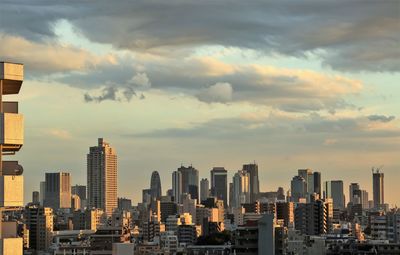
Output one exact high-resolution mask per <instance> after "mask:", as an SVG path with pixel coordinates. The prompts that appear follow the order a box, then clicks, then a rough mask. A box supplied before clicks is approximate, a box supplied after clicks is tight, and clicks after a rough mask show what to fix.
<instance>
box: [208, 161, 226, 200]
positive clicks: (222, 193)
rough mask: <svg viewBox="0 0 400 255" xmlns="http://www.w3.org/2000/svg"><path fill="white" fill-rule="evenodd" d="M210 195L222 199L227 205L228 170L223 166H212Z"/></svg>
mask: <svg viewBox="0 0 400 255" xmlns="http://www.w3.org/2000/svg"><path fill="white" fill-rule="evenodd" d="M210 174H211V195H212V196H214V197H216V198H217V199H219V200H222V201H224V206H225V207H227V206H228V171H226V170H225V168H223V167H214V168H213V169H212V170H211V171H210Z"/></svg>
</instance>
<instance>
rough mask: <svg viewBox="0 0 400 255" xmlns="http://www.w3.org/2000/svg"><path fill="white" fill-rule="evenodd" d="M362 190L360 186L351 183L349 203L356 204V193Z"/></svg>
mask: <svg viewBox="0 0 400 255" xmlns="http://www.w3.org/2000/svg"><path fill="white" fill-rule="evenodd" d="M359 189H360V185H359V184H358V183H350V185H349V202H350V203H352V204H356V203H355V201H354V200H355V199H354V191H356V190H359Z"/></svg>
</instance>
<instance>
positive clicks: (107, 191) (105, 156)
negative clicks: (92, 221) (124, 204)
mask: <svg viewBox="0 0 400 255" xmlns="http://www.w3.org/2000/svg"><path fill="white" fill-rule="evenodd" d="M87 188H88V205H89V208H100V209H104V210H105V212H106V214H107V215H108V216H111V214H112V212H113V211H114V209H115V208H117V206H118V204H117V188H118V187H117V154H116V152H115V150H114V149H113V148H112V147H111V146H110V145H109V143H107V142H105V141H104V140H103V138H99V139H98V145H97V146H93V147H90V149H89V154H87Z"/></svg>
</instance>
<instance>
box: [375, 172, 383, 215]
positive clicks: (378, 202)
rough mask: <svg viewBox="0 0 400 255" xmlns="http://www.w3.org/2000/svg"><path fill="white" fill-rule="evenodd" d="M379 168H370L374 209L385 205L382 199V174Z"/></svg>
mask: <svg viewBox="0 0 400 255" xmlns="http://www.w3.org/2000/svg"><path fill="white" fill-rule="evenodd" d="M380 170H381V168H372V187H373V193H374V194H373V198H374V207H375V208H376V209H379V208H381V207H382V205H383V204H384V203H385V197H384V183H383V177H384V175H383V173H381V172H380Z"/></svg>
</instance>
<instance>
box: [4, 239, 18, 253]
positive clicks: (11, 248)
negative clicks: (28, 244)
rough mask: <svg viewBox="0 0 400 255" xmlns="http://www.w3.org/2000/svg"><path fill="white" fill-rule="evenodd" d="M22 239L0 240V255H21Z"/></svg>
mask: <svg viewBox="0 0 400 255" xmlns="http://www.w3.org/2000/svg"><path fill="white" fill-rule="evenodd" d="M22 254H23V240H22V238H3V239H0V255H22Z"/></svg>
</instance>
